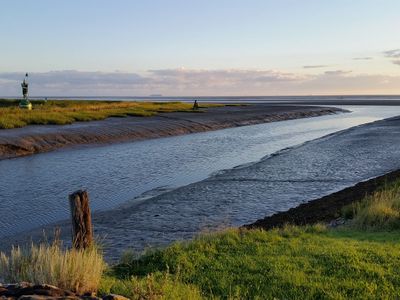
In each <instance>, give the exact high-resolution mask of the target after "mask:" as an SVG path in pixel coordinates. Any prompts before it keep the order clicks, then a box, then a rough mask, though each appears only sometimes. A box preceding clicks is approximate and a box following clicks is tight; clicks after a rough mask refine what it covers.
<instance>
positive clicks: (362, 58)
mask: <svg viewBox="0 0 400 300" xmlns="http://www.w3.org/2000/svg"><path fill="white" fill-rule="evenodd" d="M371 59H374V58H373V57H371V56H365V57H354V58H353V60H371Z"/></svg>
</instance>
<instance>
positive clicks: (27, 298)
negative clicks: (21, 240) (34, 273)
mask: <svg viewBox="0 0 400 300" xmlns="http://www.w3.org/2000/svg"><path fill="white" fill-rule="evenodd" d="M61 299H65V300H102V299H103V300H129V299H128V298H125V297H123V296H120V295H115V294H109V295H107V296H104V297H103V298H99V297H97V296H96V295H95V294H91V295H77V294H75V293H74V292H72V291H69V290H64V289H60V288H58V287H56V286H53V285H49V284H38V285H34V284H30V283H27V282H21V283H19V284H9V285H1V284H0V300H61Z"/></svg>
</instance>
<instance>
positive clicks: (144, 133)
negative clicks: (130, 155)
mask: <svg viewBox="0 0 400 300" xmlns="http://www.w3.org/2000/svg"><path fill="white" fill-rule="evenodd" d="M340 111H343V110H341V109H338V108H333V107H318V106H300V105H276V104H253V105H248V106H225V107H215V108H209V109H207V110H206V111H205V112H203V113H184V112H177V113H168V114H160V115H157V116H155V117H148V118H143V117H127V118H108V119H106V120H103V121H93V122H78V123H74V124H71V125H63V126H59V125H32V126H27V127H23V128H16V129H7V130H0V159H6V158H14V157H18V156H24V155H30V154H35V153H41V152H47V151H52V150H56V149H60V148H65V147H71V146H76V145H88V144H90V145H94V144H105V143H115V142H126V141H136V140H144V139H151V138H159V137H167V136H174V135H182V134H188V133H194V132H203V131H210V130H218V129H224V128H229V127H236V126H244V125H252V124H260V123H266V122H274V121H283V120H291V119H298V118H307V117H315V116H321V115H326V114H333V113H337V112H340Z"/></svg>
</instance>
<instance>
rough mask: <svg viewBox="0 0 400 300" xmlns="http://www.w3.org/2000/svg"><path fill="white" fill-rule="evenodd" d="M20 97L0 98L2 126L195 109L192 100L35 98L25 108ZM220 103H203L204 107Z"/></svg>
mask: <svg viewBox="0 0 400 300" xmlns="http://www.w3.org/2000/svg"><path fill="white" fill-rule="evenodd" d="M18 103H19V100H7V99H2V100H1V99H0V129H7V128H16V127H24V126H27V125H32V124H57V125H64V124H71V123H73V122H76V121H93V120H103V119H106V118H108V117H127V116H141V117H148V116H154V115H156V114H158V113H162V112H198V111H193V110H192V107H193V105H192V104H191V103H183V102H122V101H74V100H57V101H32V104H33V110H31V111H28V110H22V109H20V108H19V107H18ZM210 106H217V105H216V104H206V105H204V104H202V107H210Z"/></svg>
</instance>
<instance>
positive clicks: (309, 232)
mask: <svg viewBox="0 0 400 300" xmlns="http://www.w3.org/2000/svg"><path fill="white" fill-rule="evenodd" d="M399 191H400V181H399V182H397V183H395V184H392V185H387V186H385V187H384V188H382V189H381V190H379V191H377V192H376V193H375V194H373V195H372V196H369V197H366V198H365V199H363V200H362V201H361V202H360V203H357V204H354V205H353V206H350V207H347V208H346V209H345V210H344V214H345V215H346V216H347V217H348V218H350V217H351V218H352V219H350V220H348V221H347V222H346V224H345V225H343V226H341V227H338V228H329V227H327V226H326V225H324V224H316V225H312V226H311V225H309V226H301V227H299V226H291V225H287V226H286V227H284V228H282V229H274V230H269V231H264V230H257V229H252V230H242V229H229V230H225V231H223V232H218V233H213V234H207V235H200V236H198V237H197V238H196V239H194V240H193V241H189V242H179V243H175V244H173V245H171V246H169V247H167V248H166V249H162V250H156V251H152V252H148V253H145V254H144V255H141V256H139V257H137V256H135V255H133V254H132V253H128V254H126V255H125V256H124V257H123V258H122V260H121V262H120V263H119V264H118V265H116V266H114V267H113V268H111V269H108V270H107V271H106V273H105V274H103V277H102V279H101V281H100V284H99V287H98V292H99V294H107V293H110V292H111V293H116V294H122V295H124V296H127V297H129V298H131V299H399V298H400V232H399V228H398V227H397V225H393V224H397V223H396V220H397V221H398V213H399V211H400V206H399V205H398V203H399V196H400V194H399ZM396 218H397V219H396ZM103 268H104V263H103V262H102V259H101V256H100V255H99V254H98V252H96V251H94V250H93V251H89V252H74V251H62V250H60V248H58V246H51V247H47V248H40V247H39V248H37V247H34V246H32V248H31V250H30V251H29V252H26V253H23V252H21V250H20V249H18V248H16V249H14V250H13V252H12V253H11V256H10V257H7V256H5V255H4V254H2V255H1V258H0V277H4V278H6V279H7V280H9V281H21V280H27V281H33V282H49V283H52V284H55V285H59V286H61V287H73V288H74V289H75V290H81V291H83V290H94V289H96V288H97V285H98V282H99V279H100V274H101V271H102V269H103Z"/></svg>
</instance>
